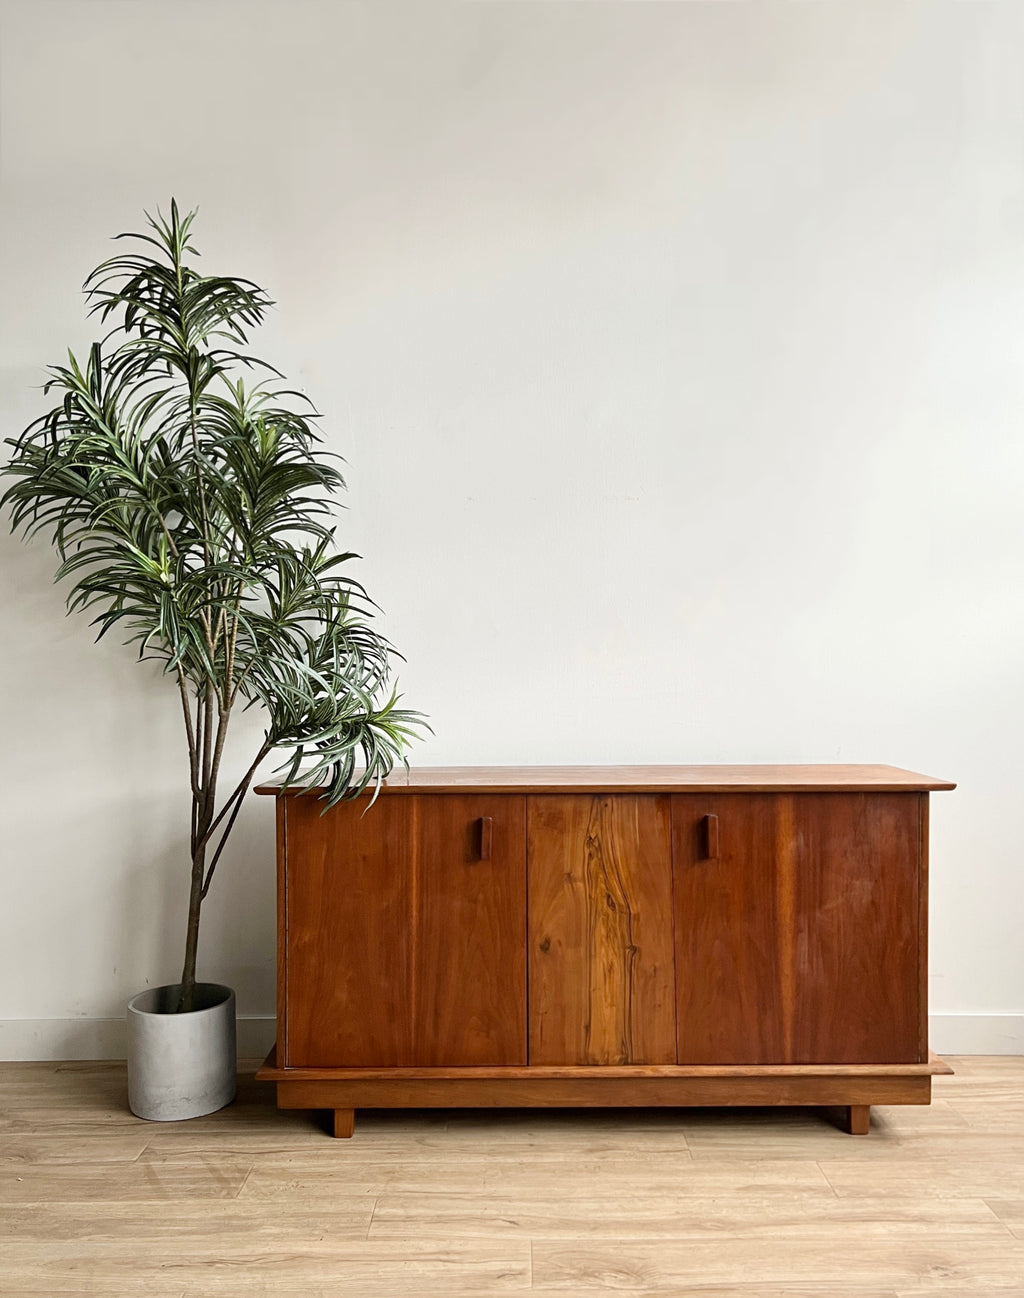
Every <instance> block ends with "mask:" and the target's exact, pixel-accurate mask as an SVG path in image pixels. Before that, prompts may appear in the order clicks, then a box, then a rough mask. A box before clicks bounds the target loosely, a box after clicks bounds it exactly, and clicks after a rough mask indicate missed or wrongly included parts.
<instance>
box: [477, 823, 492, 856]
mask: <svg viewBox="0 0 1024 1298" xmlns="http://www.w3.org/2000/svg"><path fill="white" fill-rule="evenodd" d="M493 828H494V820H493V818H492V817H491V816H481V817H480V860H481V861H489V860H490V859H491V839H492V837H493Z"/></svg>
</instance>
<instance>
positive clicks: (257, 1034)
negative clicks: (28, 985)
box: [0, 1014, 277, 1060]
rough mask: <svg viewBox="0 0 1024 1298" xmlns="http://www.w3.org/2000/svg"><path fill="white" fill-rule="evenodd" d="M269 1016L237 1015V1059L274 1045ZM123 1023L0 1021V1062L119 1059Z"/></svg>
mask: <svg viewBox="0 0 1024 1298" xmlns="http://www.w3.org/2000/svg"><path fill="white" fill-rule="evenodd" d="M276 1031H277V1022H276V1020H275V1018H274V1016H273V1015H272V1014H268V1015H260V1016H256V1015H248V1016H243V1015H239V1017H238V1057H239V1059H262V1058H263V1057H264V1056H265V1055H266V1053H267V1051H268V1050H269V1049H270V1047H271V1046H272V1045H273V1044H274V1036H275V1034H276ZM125 1035H126V1029H125V1022H124V1019H0V1059H4V1060H51V1059H54V1060H57V1059H123V1058H124V1056H125Z"/></svg>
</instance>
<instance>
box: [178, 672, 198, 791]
mask: <svg viewBox="0 0 1024 1298" xmlns="http://www.w3.org/2000/svg"><path fill="white" fill-rule="evenodd" d="M176 667H177V671H178V692H179V694H180V695H181V710H182V712H183V713H184V714H185V734H186V735H187V736H188V767H189V773H190V775H191V778H192V796H193V797H194V798H198V797H199V749H198V748H197V747H196V731H195V726H194V725H193V724H192V709H191V707H190V706H189V699H188V682H187V681H186V680H185V672H184V669H183V668H182V665H181V663H180V662H179V663H177V664H176Z"/></svg>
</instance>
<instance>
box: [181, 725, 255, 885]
mask: <svg viewBox="0 0 1024 1298" xmlns="http://www.w3.org/2000/svg"><path fill="white" fill-rule="evenodd" d="M270 749H271V745H270V744H264V745H263V747H262V748H261V749H260V751H259V752H258V753H257V754H256V760H255V761H254V762H253V764H252V765H251V766H250V767H249V769H248V770H247V771H246V773H245V774H244V775H243V776H242V778H241V780H240V781H239V782H238V784H237V785H236V786H235V789H234V790H233V792H232V793H231V794H230V795H229V797H228V799H227V801H226V802H225V803H224V805H223V807H221V809H220V811H219V813H218V814H217V816H216V817H215V818H214V819H213V821H212V822H211V824H210V827H209V828H208V829H207V831H206V833H205V834H204V835H203V837H202V839H201V841H200V842H199V843H198V844H197V845H196V851H198V850H199V848H202V847H205V846H206V845H207V843H208V842H209V841H210V839H211V838H212V837H213V835H214V834H215V833H216V830H217V826H218V825H219V824H220V822H221V821H222V820H223V819H224V817H225V816H226V815H227V814H228V812H229V811H230V810H231V806H232V803H235V802H237V803H238V805H239V806H240V805H241V802H242V799H243V798H244V797H245V794H246V792H247V790H248V788H249V785H250V784H251V783H252V777H253V776H254V775H255V774H256V768H257V767H258V766H259V764H260V762H262V761H263V759H264V757H266V755H267V754H268V753H269V752H270ZM233 821H234V816H232V822H233ZM225 838H227V831H225V833H224V835H223V837H222V839H221V842H220V845H219V847H218V849H217V850H218V853H219V851H220V847H223V845H224V839H225ZM193 855H195V853H193ZM210 869H211V870H212V869H213V867H212V866H211V867H210Z"/></svg>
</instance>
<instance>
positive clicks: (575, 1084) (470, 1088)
mask: <svg viewBox="0 0 1024 1298" xmlns="http://www.w3.org/2000/svg"><path fill="white" fill-rule="evenodd" d="M930 1097H931V1078H930V1077H886V1076H884V1075H878V1076H869V1077H799V1076H792V1077H651V1078H646V1079H645V1080H644V1081H643V1083H642V1084H641V1083H640V1082H639V1081H638V1080H637V1079H635V1078H622V1077H606V1076H604V1074H603V1070H599V1069H595V1070H594V1074H593V1076H590V1077H581V1078H576V1079H565V1080H556V1079H552V1078H543V1077H522V1078H515V1079H506V1078H501V1077H480V1078H450V1077H449V1078H445V1077H438V1078H433V1079H426V1078H424V1079H419V1080H411V1079H407V1078H394V1079H388V1080H374V1079H372V1078H369V1079H366V1080H363V1079H360V1078H354V1079H340V1078H330V1079H329V1080H325V1081H319V1082H313V1081H303V1080H300V1079H290V1080H289V1081H287V1082H279V1083H278V1087H277V1102H278V1105H279V1106H280V1107H281V1108H282V1109H337V1108H349V1109H364V1108H366V1109H390V1108H399V1109H433V1108H442V1109H450V1108H533V1107H535V1106H540V1107H545V1106H547V1107H553V1108H558V1107H573V1108H607V1107H608V1106H623V1107H627V1108H628V1107H633V1106H636V1105H639V1106H643V1107H648V1106H660V1105H669V1106H672V1107H686V1106H690V1105H715V1106H722V1105H794V1104H797V1105H801V1106H807V1105H815V1106H830V1105H871V1104H927V1103H928V1102H929V1100H930Z"/></svg>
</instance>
